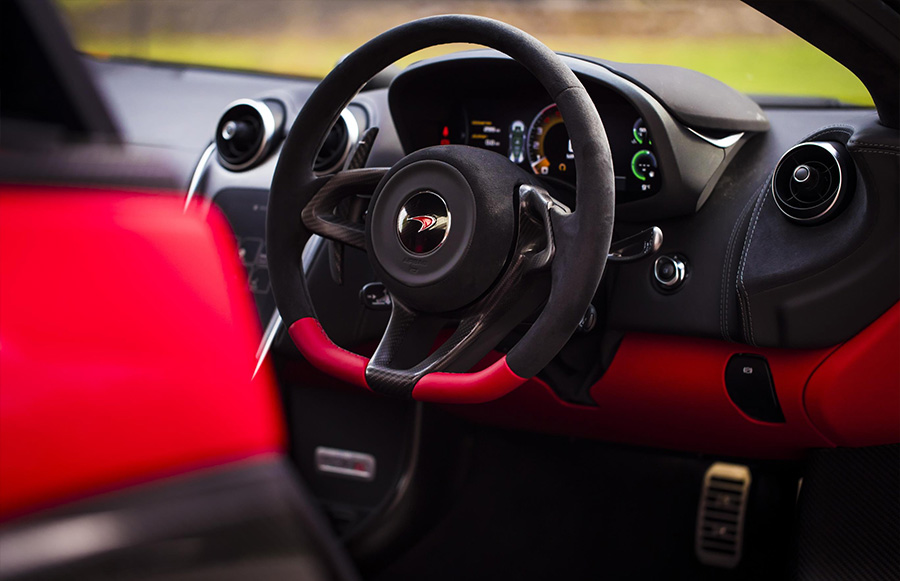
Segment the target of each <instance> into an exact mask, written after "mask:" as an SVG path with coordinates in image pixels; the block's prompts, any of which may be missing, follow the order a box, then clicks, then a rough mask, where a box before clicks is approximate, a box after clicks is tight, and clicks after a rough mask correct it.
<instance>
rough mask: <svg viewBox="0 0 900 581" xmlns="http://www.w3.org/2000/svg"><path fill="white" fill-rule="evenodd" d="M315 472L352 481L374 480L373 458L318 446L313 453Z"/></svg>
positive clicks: (360, 453) (367, 455)
mask: <svg viewBox="0 0 900 581" xmlns="http://www.w3.org/2000/svg"><path fill="white" fill-rule="evenodd" d="M315 457H316V470H318V471H319V472H325V473H326V474H333V475H335V476H343V477H345V478H351V479H353V480H365V481H372V480H374V479H375V457H374V456H372V455H371V454H363V453H362V452H352V451H350V450H340V449H337V448H326V447H324V446H319V447H317V448H316V451H315Z"/></svg>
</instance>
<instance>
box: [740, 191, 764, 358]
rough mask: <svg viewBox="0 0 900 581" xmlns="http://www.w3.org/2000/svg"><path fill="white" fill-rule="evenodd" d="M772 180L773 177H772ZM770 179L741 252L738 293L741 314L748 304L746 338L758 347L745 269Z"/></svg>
mask: <svg viewBox="0 0 900 581" xmlns="http://www.w3.org/2000/svg"><path fill="white" fill-rule="evenodd" d="M770 178H771V176H770ZM770 178H769V179H766V183H765V184H764V185H763V187H762V189H761V190H760V193H759V194H757V201H756V206H755V208H754V209H753V218H752V219H751V221H752V223H753V225H752V227H751V228H750V231H749V232H748V233H747V241H746V243H745V244H744V249H743V251H742V252H741V254H742V256H741V267H740V270H739V272H738V293H739V294H740V295H741V296H742V297H743V300H742V301H741V312H742V313H743V312H744V303H746V308H747V310H746V321H747V330H746V333H745V334H744V338H745V339H746V340H747V342H748V343H749V344H751V345H756V343H755V342H754V340H753V312H752V311H751V310H750V296H749V295H748V294H747V287H746V286H744V268H745V267H746V265H747V255H748V254H750V244H751V243H752V242H753V234H754V233H755V232H756V225H757V224H758V223H759V216H760V214H762V207H763V206H764V205H765V203H766V199H767V198H768V197H769V196H768V195H766V194H767V192H768V189H769V183H770Z"/></svg>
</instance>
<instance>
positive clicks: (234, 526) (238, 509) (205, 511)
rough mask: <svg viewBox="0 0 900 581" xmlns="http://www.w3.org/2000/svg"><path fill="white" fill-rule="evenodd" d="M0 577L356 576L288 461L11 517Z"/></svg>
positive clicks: (0, 533)
mask: <svg viewBox="0 0 900 581" xmlns="http://www.w3.org/2000/svg"><path fill="white" fill-rule="evenodd" d="M0 546H2V547H3V559H0V579H2V580H3V581H13V580H15V581H24V580H31V579H46V580H53V579H84V580H92V579H93V580H99V579H122V578H128V579H135V580H157V579H159V580H162V579H172V578H178V579H195V580H206V579H209V580H214V579H215V580H225V581H228V580H238V579H254V578H255V579H273V580H278V579H310V580H314V581H319V580H323V581H324V580H355V579H357V576H356V573H355V572H354V571H353V568H352V566H351V564H350V562H349V560H348V559H347V557H346V556H345V555H344V553H343V550H342V549H341V547H340V546H339V545H338V542H337V541H336V539H334V537H333V535H332V533H331V531H330V530H329V527H328V525H327V524H326V523H325V521H324V519H323V518H322V517H321V516H320V515H319V513H318V511H317V510H316V508H315V507H314V506H313V504H312V500H311V498H310V497H309V495H308V494H307V493H306V491H305V489H304V488H303V486H302V485H301V484H300V482H299V480H298V479H297V478H296V476H295V474H294V473H293V470H292V469H291V468H290V467H289V466H288V464H287V461H286V460H284V459H281V458H278V457H274V456H273V457H269V458H266V459H264V458H259V459H254V460H247V461H243V462H237V463H234V464H230V465H227V466H222V467H218V468H211V469H207V470H202V471H198V472H193V473H190V474H187V475H184V476H177V477H172V478H169V479H166V480H159V481H154V482H152V483H149V484H145V485H142V486H136V487H133V488H129V489H125V490H122V491H120V492H115V493H109V494H106V495H103V496H99V497H94V498H91V499H88V500H84V501H80V502H77V503H74V504H71V505H67V506H64V507H62V508H58V509H54V510H49V511H45V512H43V513H38V514H35V515H33V516H30V517H25V518H21V519H19V520H16V521H12V522H8V523H5V524H4V525H3V526H2V527H0Z"/></svg>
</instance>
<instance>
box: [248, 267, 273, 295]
mask: <svg viewBox="0 0 900 581" xmlns="http://www.w3.org/2000/svg"><path fill="white" fill-rule="evenodd" d="M270 289H271V286H270V285H269V269H268V268H255V269H253V273H252V274H251V275H250V292H252V293H256V294H266V293H268V292H269V290H270Z"/></svg>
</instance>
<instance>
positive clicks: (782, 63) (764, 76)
mask: <svg viewBox="0 0 900 581" xmlns="http://www.w3.org/2000/svg"><path fill="white" fill-rule="evenodd" d="M57 3H58V5H59V6H60V7H61V9H62V13H63V15H64V18H65V19H66V20H67V22H68V24H69V28H70V30H71V32H72V36H73V38H74V40H75V43H76V45H77V46H78V48H79V49H80V50H82V51H84V52H86V53H89V54H92V55H94V56H97V57H100V58H104V57H109V56H112V57H129V58H136V59H142V60H152V61H166V62H174V63H185V64H194V65H204V66H215V67H224V68H232V69H247V70H254V71H259V72H266V73H278V74H289V75H300V76H306V77H317V78H320V77H323V76H324V75H326V74H327V73H328V71H329V70H330V69H331V68H332V67H333V66H334V64H335V63H336V62H337V61H338V59H340V58H341V57H342V56H343V55H345V54H347V53H349V52H351V51H352V50H354V49H355V48H356V47H358V46H359V45H360V44H362V43H364V42H365V41H366V40H368V39H370V38H372V37H373V36H375V35H377V34H378V33H380V32H383V31H385V30H387V29H388V28H391V27H393V26H396V25H398V24H401V23H403V22H407V21H409V20H413V19H415V18H420V17H423V16H430V15H433V14H449V13H467V14H479V15H483V16H489V17H491V18H496V19H499V20H503V21H505V22H508V23H510V24H512V25H514V26H517V27H519V28H521V29H523V30H525V31H527V32H529V33H531V34H532V35H534V36H536V37H537V38H539V39H540V40H541V41H543V42H544V43H546V44H547V45H548V46H550V47H551V48H552V49H554V50H557V51H561V52H573V53H578V54H584V55H589V56H595V57H600V58H604V59H608V60H613V61H620V62H635V63H659V64H670V65H678V66H682V67H686V68H690V69H694V70H697V71H700V72H703V73H706V74H708V75H710V76H712V77H715V78H717V79H720V80H721V81H724V82H725V83H727V84H729V85H731V86H732V87H734V88H736V89H738V90H740V91H743V92H745V93H750V94H757V95H798V96H813V97H830V98H835V99H838V100H840V101H843V102H846V103H852V104H858V105H871V104H872V99H871V97H870V96H869V94H868V92H867V91H866V89H865V87H864V86H863V85H862V83H860V81H859V80H858V79H857V78H856V77H855V76H854V75H853V74H852V73H850V72H849V71H848V70H847V69H845V68H844V67H843V66H841V65H840V64H838V63H837V62H835V61H834V60H832V59H831V58H830V57H828V56H826V55H825V54H823V53H822V52H821V51H819V50H818V49H816V48H814V47H813V46H811V45H809V44H808V43H806V42H805V41H803V40H802V39H800V38H798V37H797V36H795V35H794V34H792V33H791V32H789V31H787V30H785V29H784V28H782V27H781V26H779V25H778V24H776V23H774V22H772V21H771V20H769V19H768V18H767V17H765V16H763V15H761V14H759V13H758V12H756V11H755V10H753V9H752V8H750V7H748V6H746V5H744V4H742V3H741V2H739V1H738V0H690V1H683V0H490V1H486V0H480V1H478V0H441V1H439V2H426V1H422V0H294V1H290V0H252V1H250V0H128V1H123V0H57ZM463 47H464V48H468V47H465V46H463ZM459 48H461V47H460V46H453V45H451V46H445V47H435V48H432V49H428V50H427V51H422V52H420V53H416V55H413V56H411V57H408V58H406V59H404V60H403V61H401V62H400V63H399V65H400V66H403V65H405V64H408V63H410V62H413V61H415V60H419V59H421V58H424V57H426V56H433V55H436V54H441V53H445V52H448V51H450V50H458V49H459Z"/></svg>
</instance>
